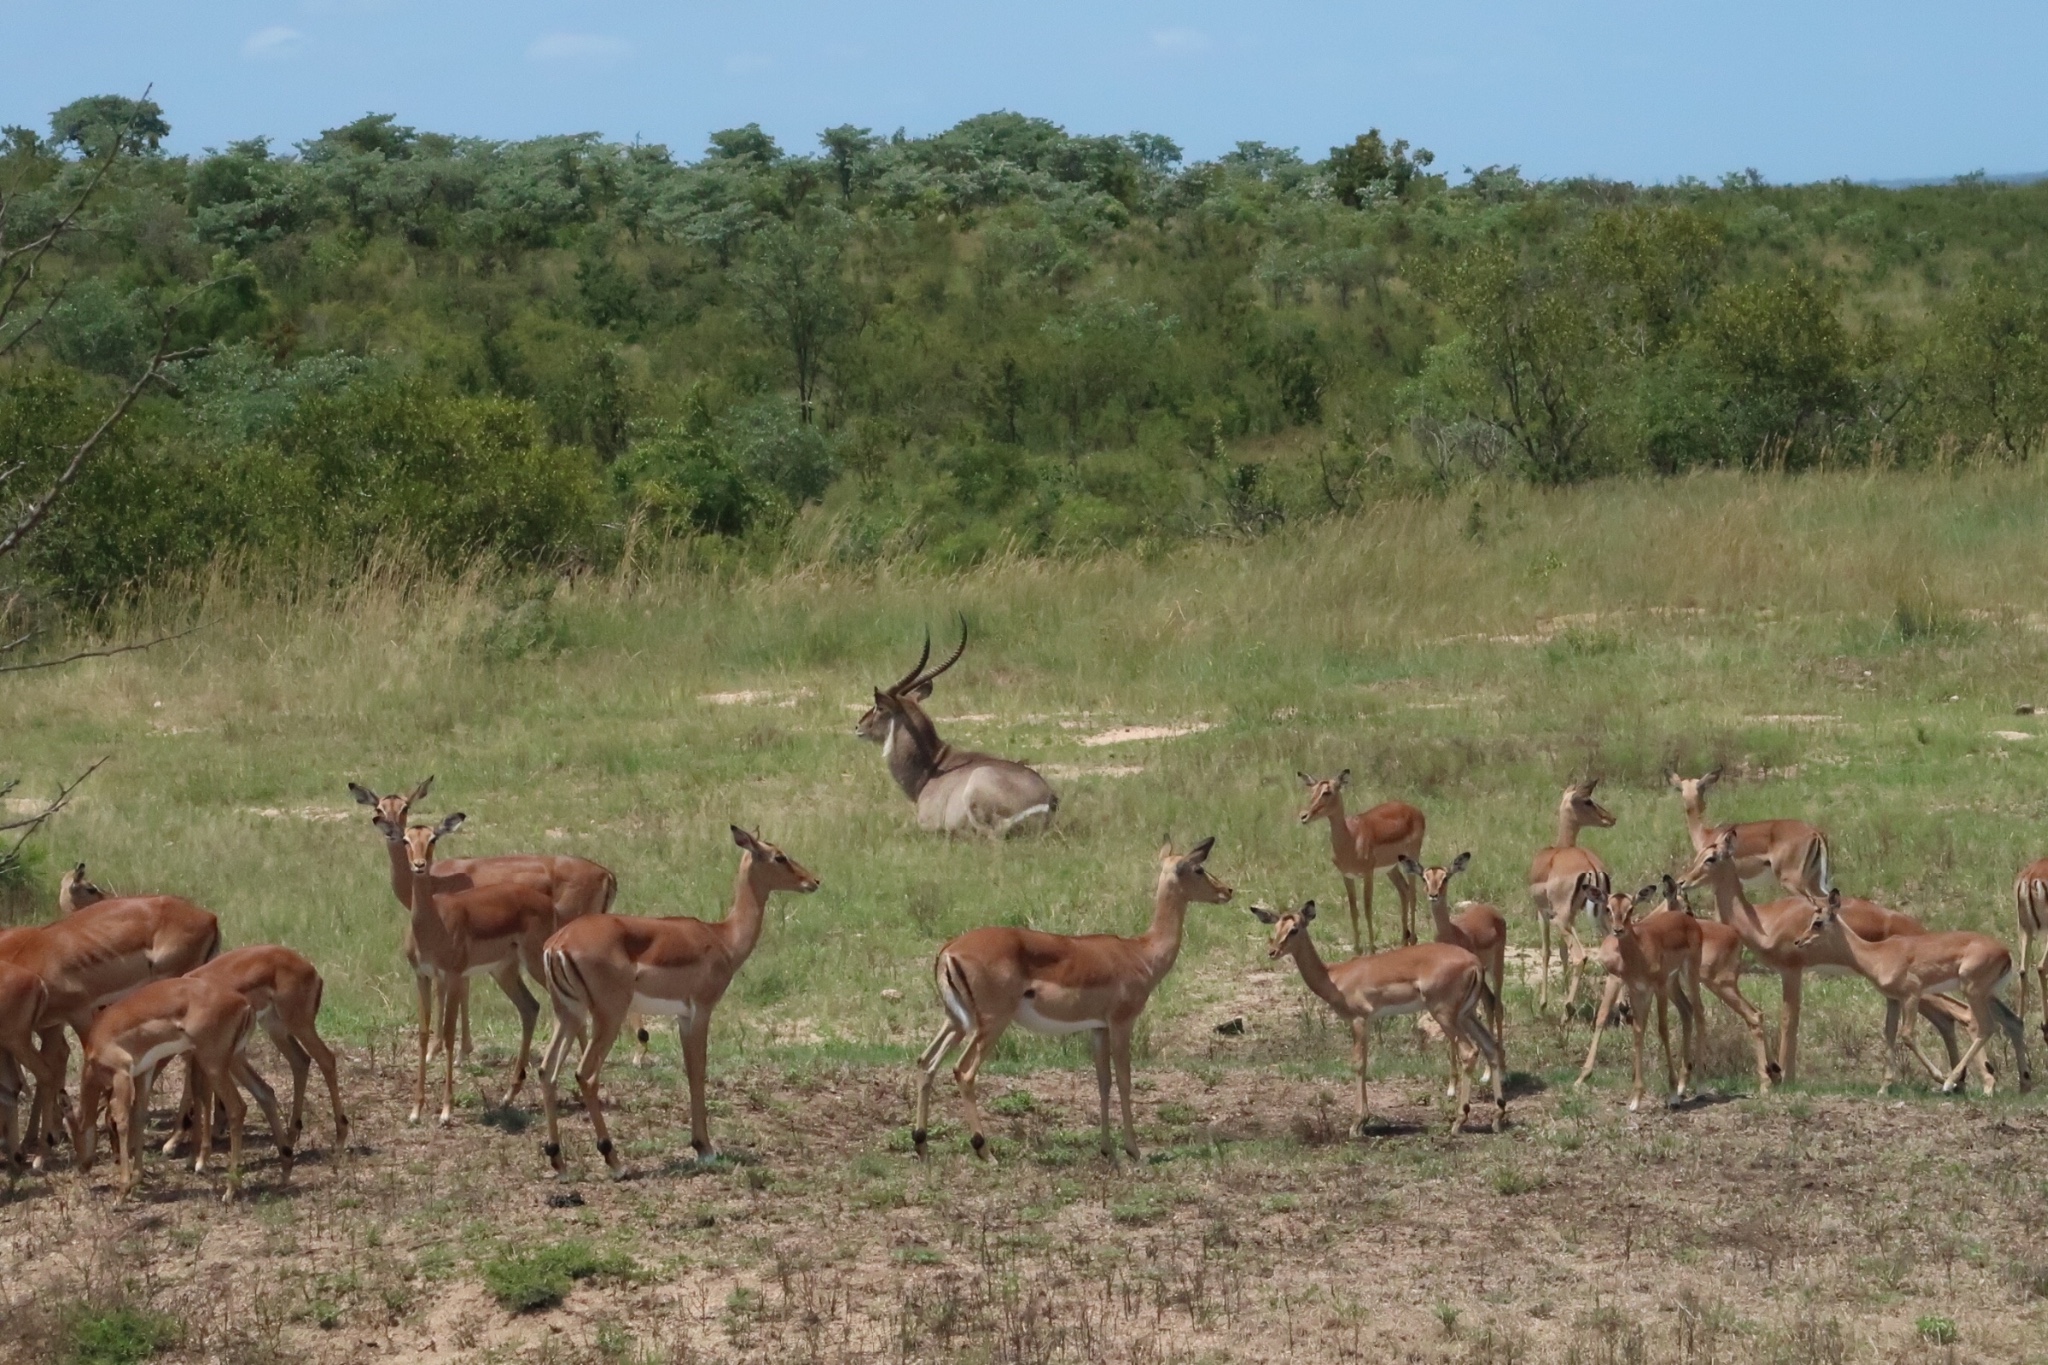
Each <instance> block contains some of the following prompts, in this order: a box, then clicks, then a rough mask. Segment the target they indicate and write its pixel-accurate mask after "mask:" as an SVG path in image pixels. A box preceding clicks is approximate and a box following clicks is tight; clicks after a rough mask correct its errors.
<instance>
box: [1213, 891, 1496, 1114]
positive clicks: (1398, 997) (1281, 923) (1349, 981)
mask: <svg viewBox="0 0 2048 1365" xmlns="http://www.w3.org/2000/svg"><path fill="white" fill-rule="evenodd" d="M1251 911H1252V914H1253V915H1254V916H1256V917H1257V918H1258V920H1259V922H1260V923H1262V924H1270V925H1272V926H1273V937H1272V942H1271V943H1270V944H1269V945H1268V948H1267V954H1268V956H1270V957H1276V958H1277V957H1281V956H1289V957H1292V958H1293V959H1294V965H1295V966H1297V967H1299V968H1300V969H1301V979H1302V982H1303V984H1305V985H1306V986H1307V987H1308V988H1309V989H1310V990H1312V991H1314V992H1315V993H1316V994H1317V995H1319V996H1321V997H1322V999H1323V1001H1324V1003H1326V1004H1327V1005H1329V1007H1330V1008H1331V1009H1333V1010H1335V1011H1336V1012H1337V1016H1338V1017H1339V1018H1340V1019H1348V1020H1350V1021H1351V1059H1352V1062H1353V1063H1354V1064H1355V1065H1356V1066H1357V1068H1358V1121H1357V1122H1356V1123H1354V1124H1353V1125H1352V1126H1351V1132H1352V1135H1353V1136H1354V1137H1355V1136H1358V1135H1361V1134H1363V1133H1364V1132H1365V1125H1366V1120H1367V1119H1368V1118H1369V1117H1370V1116H1371V1113H1372V1108H1371V1104H1370V1103H1369V1101H1368V1098H1367V1095H1366V1078H1367V1075H1368V1073H1369V1072H1370V1070H1371V1068H1370V1065H1369V1061H1368V1055H1367V1039H1368V1037H1369V1035H1370V1032H1371V1028H1372V1021H1373V1020H1374V1019H1376V1018H1378V1017H1379V1016H1380V1015H1383V1014H1415V1013H1418V1012H1421V1011H1427V1012H1428V1013H1429V1015H1430V1017H1431V1018H1433V1019H1435V1020H1436V1022H1437V1027H1438V1028H1440V1029H1442V1030H1443V1035H1444V1046H1445V1047H1446V1048H1447V1049H1448V1050H1449V1051H1450V1054H1451V1087H1452V1090H1453V1091H1454V1092H1455V1098H1454V1104H1453V1106H1452V1109H1451V1131H1452V1132H1454V1133H1455V1132H1457V1131H1458V1130H1459V1129H1460V1128H1462V1127H1464V1126H1465V1120H1466V1119H1467V1118H1468V1117H1469V1116H1470V1114H1471V1112H1472V1098H1471V1090H1470V1080H1471V1078H1470V1074H1469V1071H1468V1068H1467V1066H1466V1061H1465V1059H1466V1057H1467V1056H1468V1055H1471V1056H1478V1057H1483V1058H1485V1059H1486V1065H1487V1069H1488V1071H1489V1072H1490V1073H1491V1074H1492V1078H1493V1131H1494V1132H1496V1133H1498V1132H1499V1131H1500V1130H1501V1125H1502V1124H1503V1123H1505V1122H1506V1120H1507V1113H1508V1102H1507V1098H1506V1096H1505V1094H1504V1092H1503V1090H1502V1088H1501V1087H1502V1085H1503V1083H1504V1079H1505V1077H1506V1075H1507V1059H1506V1058H1505V1057H1503V1056H1502V1055H1501V1050H1500V1044H1499V1043H1497V1042H1496V1041H1495V1040H1494V1037H1493V1033H1492V1031H1491V1030H1489V1029H1488V1028H1487V1027H1486V1021H1485V1019H1484V1018H1482V1017H1481V1016H1482V1012H1483V1010H1484V1004H1483V1000H1484V997H1485V982H1484V981H1483V980H1482V979H1481V975H1480V969H1479V959H1478V958H1476V957H1474V956H1472V954H1470V953H1468V952H1466V951H1465V950H1464V949H1463V948H1458V947H1453V946H1452V945H1451V944H1448V943H1419V944H1416V945H1414V946H1413V947H1408V948H1389V949H1388V950H1387V951H1386V952H1384V953H1374V954H1371V955H1369V956H1366V957H1354V958H1352V959H1351V960H1350V961H1348V962H1340V963H1338V964H1337V965H1336V966H1335V967H1326V966H1325V965H1323V959H1322V955H1321V954H1320V953H1318V952H1316V946H1315V944H1314V943H1313V942H1311V941H1310V939H1309V936H1308V926H1309V923H1310V922H1311V921H1312V920H1314V919H1315V917H1316V903H1315V902H1314V901H1309V902H1308V903H1307V904H1305V905H1303V906H1302V907H1301V909H1299V910H1295V911H1290V912H1289V913H1287V914H1276V913H1275V912H1273V911H1271V910H1268V909H1266V908H1264V907H1263V906H1257V905H1255V906H1253V907H1251Z"/></svg>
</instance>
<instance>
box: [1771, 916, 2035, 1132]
mask: <svg viewBox="0 0 2048 1365" xmlns="http://www.w3.org/2000/svg"><path fill="white" fill-rule="evenodd" d="M1820 944H1826V945H1827V946H1828V947H1830V948H1831V949H1833V950H1835V951H1837V952H1839V953H1841V954H1842V955H1843V956H1845V957H1847V959H1848V960H1849V962H1850V963H1851V964H1852V965H1853V966H1854V967H1855V968H1856V970H1857V972H1858V973H1859V974H1861V975H1862V976H1863V977H1864V978H1865V979H1866V980H1868V981H1869V982H1870V984H1871V985H1873V986H1875V987H1877V990H1878V993H1879V994H1880V995H1882V996H1884V999H1885V1009H1884V1080H1883V1082H1882V1083H1881V1084H1879V1086H1878V1087H1877V1093H1878V1094H1880V1095H1882V1094H1884V1093H1885V1092H1886V1091H1887V1090H1889V1089H1891V1084H1892V1081H1893V1079H1894V1071H1893V1062H1894V1061H1895V1060H1896V1058H1897V1056H1898V1050H1899V1043H1900V1042H1901V1041H1904V1043H1905V1044H1906V1048H1907V1050H1908V1051H1910V1052H1911V1053H1912V1054H1913V1055H1914V1056H1915V1057H1917V1058H1919V1060H1920V1065H1922V1066H1924V1067H1926V1068H1927V1074H1928V1075H1930V1076H1932V1077H1933V1078H1934V1079H1936V1080H1938V1081H1940V1082H1941V1089H1942V1093H1944V1094H1947V1093H1948V1092H1950V1091H1952V1090H1954V1089H1955V1088H1956V1086H1957V1085H1959V1084H1960V1083H1961V1082H1962V1079H1963V1073H1964V1072H1965V1071H1966V1070H1968V1069H1969V1066H1970V1063H1972V1062H1974V1061H1977V1060H1979V1059H1980V1058H1981V1057H1982V1056H1983V1054H1984V1049H1985V1048H1987V1047H1988V1046H1990V1044H1991V1031H1992V1030H1993V1029H2003V1030H2004V1031H2005V1034H2006V1037H2007V1038H2008V1039H2010V1040H2011V1042H2012V1057H2013V1064H2014V1065H2015V1066H2017V1067H2018V1068H2019V1073H2020V1093H2021V1094H2022V1095H2024V1094H2026V1093H2027V1089H2028V1086H2029V1085H2030V1084H2031V1083H2032V1081H2033V1075H2032V1073H2030V1072H2029V1071H2028V1070H2027V1037H2026V1029H2025V1027H2024V1026H2023V1025H2022V1024H2021V1022H2020V1019H2019V1016H2017V1015H2015V1014H2014V1013H2013V1012H2012V1011H2011V1010H2009V1009H2007V1008H2006V1007H2005V1002H2004V1001H2002V1000H2000V999H1999V998H1998V989H1999V987H2001V986H2003V985H2004V984H2005V983H2006V981H2007V980H2009V979H2010V978H2011V976H2012V954H2011V953H2010V952H2009V951H2007V949H2006V946H2005V945H2004V944H2003V943H2000V942H1999V941H1998V940H1997V939H1995V938H1993V937H1991V936H1990V935H1989V934H1973V933H1967V932H1961V931H1953V932H1949V933H1938V934H1908V935H1906V936H1905V937H1903V938H1888V939H1875V940H1873V939H1866V938H1864V937H1863V936H1862V935H1860V934H1858V933H1857V932H1856V931H1855V929H1853V928H1851V927H1850V925H1849V923H1848V917H1847V916H1845V915H1844V914H1843V913H1842V893H1841V892H1839V891H1830V892H1829V893H1828V897H1827V900H1825V901H1823V902H1819V903H1818V904H1816V905H1814V907H1813V916H1812V919H1811V921H1810V923H1809V925H1808V927H1807V930H1806V933H1805V934H1804V935H1802V936H1801V937H1800V939H1799V940H1798V946H1799V947H1801V948H1810V947H1813V946H1816V945H1820ZM1955 989H1960V990H1961V991H1962V992H1963V998H1964V999H1965V1000H1967V1001H1968V1002H1969V1025H1970V1050H1969V1051H1968V1052H1965V1053H1964V1054H1963V1056H1962V1059H1961V1060H1960V1061H1958V1062H1957V1063H1956V1064H1955V1066H1954V1067H1953V1068H1952V1069H1951V1070H1949V1071H1947V1072H1945V1073H1944V1072H1942V1071H1940V1070H1938V1069H1937V1068H1936V1067H1935V1065H1934V1063H1932V1062H1930V1061H1928V1060H1927V1054H1925V1053H1923V1052H1922V1051H1921V1050H1920V1045H1919V1044H1918V1043H1916V1042H1914V1041H1913V1016H1914V1014H1915V1013H1916V1012H1917V1011H1916V1007H1917V1006H1918V1005H1919V1003H1920V1002H1921V1001H1922V1000H1923V999H1925V998H1927V997H1928V996H1931V995H1933V994H1934V993H1936V992H1938V991H1945V990H1955ZM1902 1018H1903V1019H1904V1022H1905V1029H1904V1036H1903V1039H1902V1038H1901V1032H1900V1027H1899V1025H1900V1020H1901V1019H1902ZM1983 1079H1984V1093H1985V1094H1987V1095H1989V1094H1990V1093H1991V1092H1992V1090H1993V1088H1994V1085H1995V1082H1994V1081H1993V1079H1992V1073H1991V1068H1990V1066H1989V1065H1988V1064H1987V1065H1986V1066H1985V1067H1984V1068H1983Z"/></svg>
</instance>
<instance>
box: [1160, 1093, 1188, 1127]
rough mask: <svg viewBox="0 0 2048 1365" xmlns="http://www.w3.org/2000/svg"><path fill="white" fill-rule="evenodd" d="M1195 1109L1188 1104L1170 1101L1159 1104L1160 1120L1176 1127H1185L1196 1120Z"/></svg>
mask: <svg viewBox="0 0 2048 1365" xmlns="http://www.w3.org/2000/svg"><path fill="white" fill-rule="evenodd" d="M1195 1117H1196V1116H1195V1111H1194V1109H1193V1108H1191V1107H1190V1106H1188V1105H1185V1104H1176V1103H1174V1102H1172V1101H1170V1100H1169V1101H1168V1102H1167V1103H1165V1104H1162V1105H1160V1106H1159V1121H1160V1122H1161V1123H1165V1124H1171V1125H1172V1126H1173V1127H1175V1128H1185V1127H1187V1126H1188V1125H1190V1124H1192V1123H1193V1122H1194V1121H1195Z"/></svg>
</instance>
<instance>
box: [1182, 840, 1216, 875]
mask: <svg viewBox="0 0 2048 1365" xmlns="http://www.w3.org/2000/svg"><path fill="white" fill-rule="evenodd" d="M1214 847H1216V836H1215V835H1213V834H1212V835H1210V836H1209V837H1208V838H1206V839H1204V840H1202V842H1201V843H1199V844H1196V845H1195V846H1194V847H1193V848H1191V849H1189V850H1188V856H1187V857H1185V858H1183V859H1181V861H1182V862H1183V863H1185V864H1187V865H1188V866H1189V867H1200V866H1201V865H1202V864H1203V863H1206V862H1208V861H1209V850H1210V849H1212V848H1214Z"/></svg>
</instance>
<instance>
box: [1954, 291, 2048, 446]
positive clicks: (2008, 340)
mask: <svg viewBox="0 0 2048 1365" xmlns="http://www.w3.org/2000/svg"><path fill="white" fill-rule="evenodd" d="M1927 379H1928V392H1927V407H1928V413H1929V417H1930V419H1931V423H1932V425H1933V427H1934V428H1935V432H1936V434H1937V435H1938V436H1953V437H1955V438H1956V439H1958V440H1959V441H1960V442H1961V443H1962V444H1963V446H1964V447H1966V448H1972V447H1978V446H1984V445H1989V446H1990V447H1991V448H1992V449H1994V450H1995V451H1997V453H1998V454H1999V455H2000V456H2002V457H2003V458H2005V459H2007V460H2024V459H2026V458H2028V457H2029V456H2030V455H2032V454H2033V452H2034V451H2035V450H2036V449H2037V448H2038V447H2039V446H2040V445H2041V443H2042V440H2043V438H2044V435H2048V293H2044V291H2043V289H2042V287H2041V285H2040V283H2039V282H2038V281H2037V280H2034V279H2029V278H2023V277H2020V276H2018V275H2016V274H2012V273H1996V272H1993V271H1991V270H1980V271H1979V272H1978V273H1977V275H1976V277H1975V278H1973V279H1972V280H1971V281H1970V283H1969V284H1968V285H1967V286H1965V287H1964V288H1963V289H1961V290H1959V291H1957V293H1956V295H1955V296H1954V297H1953V298H1952V299H1950V300H1949V302H1948V303H1947V304H1946V305H1945V306H1944V307H1943V308H1942V309H1941V312H1940V314H1939V315H1938V316H1937V318H1936V320H1935V327H1934V335H1933V336H1932V337H1931V338H1930V340H1929V345H1928V356H1927Z"/></svg>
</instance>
